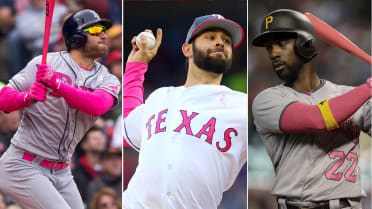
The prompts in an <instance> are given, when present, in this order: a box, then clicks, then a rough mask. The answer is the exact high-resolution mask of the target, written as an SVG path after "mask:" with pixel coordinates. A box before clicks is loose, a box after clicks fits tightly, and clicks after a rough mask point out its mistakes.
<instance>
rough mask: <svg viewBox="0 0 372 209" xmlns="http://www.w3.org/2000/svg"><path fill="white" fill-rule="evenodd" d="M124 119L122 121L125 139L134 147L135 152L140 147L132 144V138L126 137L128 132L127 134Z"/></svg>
mask: <svg viewBox="0 0 372 209" xmlns="http://www.w3.org/2000/svg"><path fill="white" fill-rule="evenodd" d="M125 121H126V120H124V121H123V124H124V133H125V139H126V140H127V142H128V144H130V146H132V147H133V149H135V150H136V151H137V152H139V151H140V148H139V147H137V146H136V145H134V143H133V142H132V140H131V139H130V138H129V137H128V134H127V128H126V125H125Z"/></svg>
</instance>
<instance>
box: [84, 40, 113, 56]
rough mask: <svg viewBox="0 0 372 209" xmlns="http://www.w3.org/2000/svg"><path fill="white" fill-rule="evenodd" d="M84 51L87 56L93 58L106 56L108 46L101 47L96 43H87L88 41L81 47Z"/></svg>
mask: <svg viewBox="0 0 372 209" xmlns="http://www.w3.org/2000/svg"><path fill="white" fill-rule="evenodd" d="M83 50H84V53H85V55H86V56H87V57H91V58H93V59H96V58H99V57H103V56H106V55H107V54H108V46H107V45H106V47H103V46H102V45H98V44H89V43H88V42H87V43H86V44H85V45H84V47H83Z"/></svg>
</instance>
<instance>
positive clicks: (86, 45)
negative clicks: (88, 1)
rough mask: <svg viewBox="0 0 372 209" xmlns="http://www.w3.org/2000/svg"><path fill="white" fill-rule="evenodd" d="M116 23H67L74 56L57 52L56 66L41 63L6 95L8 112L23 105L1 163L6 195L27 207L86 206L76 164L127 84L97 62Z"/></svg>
mask: <svg viewBox="0 0 372 209" xmlns="http://www.w3.org/2000/svg"><path fill="white" fill-rule="evenodd" d="M111 25H112V24H111V21H109V20H105V19H101V18H100V17H99V16H98V14H97V13H96V12H94V11H92V10H82V11H79V12H77V13H75V14H73V15H72V16H70V17H69V18H68V19H67V20H66V21H65V22H64V25H63V37H64V39H65V43H66V46H67V49H68V51H62V52H55V53H49V54H48V59H47V63H48V65H45V64H44V65H41V64H40V63H41V56H39V57H36V58H34V59H33V60H31V61H30V62H29V63H28V64H27V66H26V67H25V68H24V69H23V70H22V71H21V72H20V73H18V74H16V75H15V76H14V77H13V78H12V79H11V80H10V81H9V84H8V85H7V86H6V87H4V88H2V89H1V91H0V100H1V101H0V110H4V111H7V112H10V111H14V110H18V109H22V108H23V116H22V121H21V124H20V126H19V128H18V131H17V132H16V133H15V135H14V137H13V138H12V140H11V145H10V147H9V149H8V150H7V151H6V153H5V154H4V155H3V156H2V158H1V159H0V179H1V184H0V190H1V191H4V192H5V193H6V194H8V195H9V196H11V197H12V198H13V199H14V200H15V201H17V202H18V203H19V204H21V205H22V206H23V207H24V208H27V209H51V208H53V209H83V208H84V207H83V203H82V200H81V197H80V194H79V192H78V189H77V187H76V184H75V182H74V181H73V176H72V175H71V170H70V167H69V164H70V162H71V161H70V160H71V156H72V154H73V152H74V150H75V147H76V145H77V144H78V142H79V141H80V140H81V138H82V137H83V135H84V134H85V132H86V131H87V130H88V129H89V128H90V127H91V126H92V125H93V123H94V121H95V120H96V119H97V117H98V116H99V115H101V114H103V113H105V112H106V111H108V110H109V109H110V108H111V107H112V106H113V105H115V104H116V103H117V101H118V98H117V96H118V91H119V89H120V88H119V87H120V83H119V81H118V80H117V78H116V77H115V76H114V75H111V74H110V73H109V72H108V70H107V69H106V67H105V66H103V65H102V64H100V63H98V62H96V61H94V60H95V59H96V58H99V57H102V56H104V55H105V54H106V53H107V52H108V47H107V43H106V41H107V35H106V33H105V30H106V29H108V28H110V27H111ZM45 86H46V87H47V88H46V87H45Z"/></svg>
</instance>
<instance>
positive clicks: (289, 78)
mask: <svg viewBox="0 0 372 209" xmlns="http://www.w3.org/2000/svg"><path fill="white" fill-rule="evenodd" d="M282 64H283V65H284V69H281V70H275V69H274V66H273V69H274V71H275V73H276V75H277V76H278V77H279V78H280V79H281V80H282V81H284V82H285V83H286V84H289V85H291V84H293V82H295V81H296V80H297V79H298V75H299V74H300V70H301V68H302V67H303V65H304V64H303V63H302V62H296V63H295V64H293V65H288V64H287V63H286V62H282Z"/></svg>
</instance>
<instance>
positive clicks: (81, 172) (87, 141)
mask: <svg viewBox="0 0 372 209" xmlns="http://www.w3.org/2000/svg"><path fill="white" fill-rule="evenodd" d="M80 146H81V149H82V150H83V152H84V155H83V156H81V157H80V158H79V159H78V161H77V164H76V166H75V168H74V169H73V170H72V175H73V176H74V180H75V182H76V184H77V186H78V189H79V192H80V194H81V197H82V198H83V202H84V203H87V192H88V190H87V189H88V185H89V183H90V182H91V181H93V180H94V179H97V178H99V172H100V170H101V169H100V166H99V158H100V154H101V152H103V151H104V150H105V148H106V139H105V135H104V133H103V132H102V129H99V128H97V127H94V126H93V127H92V128H91V129H89V130H88V132H87V133H86V135H85V136H84V137H83V139H82V141H81V142H80Z"/></svg>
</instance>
